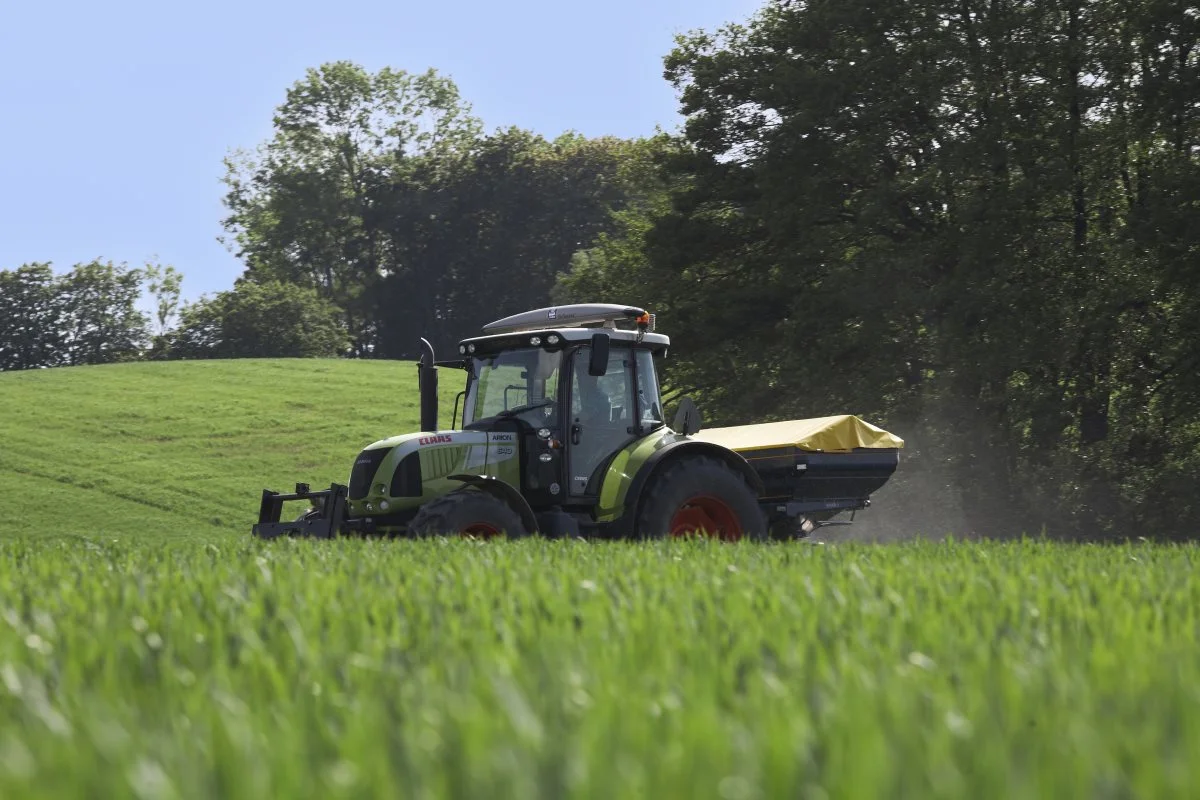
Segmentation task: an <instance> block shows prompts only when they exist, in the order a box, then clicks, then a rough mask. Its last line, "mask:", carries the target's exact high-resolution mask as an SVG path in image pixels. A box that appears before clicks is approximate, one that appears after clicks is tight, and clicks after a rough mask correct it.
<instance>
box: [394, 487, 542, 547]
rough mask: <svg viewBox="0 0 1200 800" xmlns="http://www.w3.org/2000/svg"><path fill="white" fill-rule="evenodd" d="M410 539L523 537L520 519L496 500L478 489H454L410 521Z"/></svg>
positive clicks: (515, 513) (425, 507)
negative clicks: (430, 537)
mask: <svg viewBox="0 0 1200 800" xmlns="http://www.w3.org/2000/svg"><path fill="white" fill-rule="evenodd" d="M409 530H410V531H411V532H412V534H413V535H414V536H417V537H420V538H424V537H429V536H469V537H472V538H476V539H492V538H502V537H507V538H509V539H515V538H518V537H521V536H525V535H527V533H528V532H527V531H526V530H525V526H524V524H522V522H521V516H520V515H519V514H517V512H516V511H514V510H512V509H511V508H510V507H509V506H508V505H507V504H506V503H504V502H503V501H502V500H500V499H499V498H497V497H495V496H493V495H490V494H488V493H486V492H481V491H479V490H478V489H456V490H455V491H453V492H450V493H449V494H445V495H442V496H441V497H439V498H438V499H436V500H431V501H429V502H428V503H426V504H425V505H424V506H422V507H421V510H420V511H418V512H417V515H416V516H415V517H413V520H412V523H411V524H410V525H409Z"/></svg>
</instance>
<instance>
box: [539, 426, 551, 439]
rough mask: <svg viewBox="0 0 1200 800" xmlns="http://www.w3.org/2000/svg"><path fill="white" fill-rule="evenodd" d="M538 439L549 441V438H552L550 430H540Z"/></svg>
mask: <svg viewBox="0 0 1200 800" xmlns="http://www.w3.org/2000/svg"><path fill="white" fill-rule="evenodd" d="M538 438H540V439H549V438H550V429H549V428H541V429H539V430H538Z"/></svg>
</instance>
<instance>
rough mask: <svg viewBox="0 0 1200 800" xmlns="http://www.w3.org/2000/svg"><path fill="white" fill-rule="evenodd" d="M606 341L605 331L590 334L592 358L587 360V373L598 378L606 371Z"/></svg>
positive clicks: (607, 339) (607, 340)
mask: <svg viewBox="0 0 1200 800" xmlns="http://www.w3.org/2000/svg"><path fill="white" fill-rule="evenodd" d="M608 342H609V336H608V334H607V333H593V334H592V358H591V360H590V361H589V362H588V375H591V376H592V377H593V378H599V377H601V376H603V375H605V374H607V373H608Z"/></svg>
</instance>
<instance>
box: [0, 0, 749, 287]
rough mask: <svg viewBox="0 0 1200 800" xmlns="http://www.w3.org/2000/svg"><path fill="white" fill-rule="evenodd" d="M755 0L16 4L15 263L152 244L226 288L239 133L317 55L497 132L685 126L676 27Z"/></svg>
mask: <svg viewBox="0 0 1200 800" xmlns="http://www.w3.org/2000/svg"><path fill="white" fill-rule="evenodd" d="M759 5H760V3H759V2H757V0H594V2H578V0H557V1H555V0H508V1H507V2H504V1H503V0H461V2H457V3H454V2H437V1H436V0H433V1H430V2H420V3H416V2H406V1H405V0H395V1H393V2H382V0H326V2H322V3H317V2H312V1H311V0H295V1H294V2H282V0H203V2H192V3H184V4H178V3H172V2H163V0H155V2H149V1H148V0H109V2H102V3H97V2H92V1H91V0H74V2H62V0H37V1H36V2H20V0H0V269H12V268H15V267H17V266H19V265H21V264H22V263H25V262H30V261H51V262H53V263H54V266H55V268H56V270H59V271H63V270H66V269H69V268H70V267H71V265H73V264H74V263H76V262H79V261H87V260H90V259H92V258H97V257H99V258H104V259H111V260H113V261H116V262H122V261H123V262H127V263H128V264H129V265H130V266H137V265H140V264H142V263H144V262H145V261H146V260H147V259H150V258H157V259H159V260H160V261H161V262H162V263H169V264H174V265H175V266H176V267H177V268H178V269H180V270H181V271H182V272H183V273H184V276H185V277H184V285H183V290H184V296H185V297H187V298H194V297H196V296H198V295H199V294H200V293H202V292H216V291H220V290H223V289H227V288H229V287H230V286H231V285H232V283H233V280H234V278H235V277H236V276H237V275H238V274H240V272H241V266H240V264H239V263H238V261H237V259H236V258H235V257H234V256H233V255H232V254H231V253H229V252H228V251H227V250H226V249H225V247H224V246H223V245H221V244H220V243H218V242H217V240H216V239H217V236H219V235H220V234H221V233H222V230H221V226H220V219H221V216H222V214H223V207H222V205H221V196H222V188H223V187H222V184H221V183H220V178H221V176H222V174H223V172H224V170H223V167H222V163H221V160H222V158H223V157H224V156H225V155H226V154H227V152H228V151H229V150H230V149H232V148H236V147H246V148H252V147H253V146H254V145H256V144H258V143H259V142H261V141H263V140H265V139H267V138H268V137H269V136H270V135H271V115H272V112H273V110H274V108H275V107H276V106H277V105H278V104H279V103H280V102H281V101H282V100H283V97H284V92H285V90H286V89H287V87H288V86H290V85H291V84H292V83H293V82H294V81H296V80H298V79H299V78H300V77H302V75H303V73H304V70H305V69H306V68H307V67H313V66H317V65H319V64H321V63H323V62H327V61H334V60H339V59H345V60H350V61H354V62H357V63H359V64H361V65H363V66H364V67H366V68H367V69H370V70H376V69H378V68H380V67H382V66H391V67H395V68H400V69H405V70H408V71H410V72H419V71H422V70H425V69H427V68H429V67H433V68H435V69H437V70H438V71H439V72H442V73H443V74H446V75H448V76H449V77H451V78H452V79H454V81H455V82H456V83H457V84H458V87H459V90H460V92H461V93H462V95H463V98H464V99H465V100H466V101H467V102H469V103H470V104H471V105H472V107H473V110H474V112H475V113H476V114H477V115H478V116H479V117H480V118H481V119H482V120H483V122H484V125H485V127H486V128H487V129H488V130H492V129H495V128H497V127H501V126H508V125H518V126H521V127H524V128H528V129H531V130H534V131H536V132H538V133H542V134H544V135H547V136H553V135H556V134H558V133H561V132H563V131H566V130H575V131H579V132H580V133H583V134H585V135H588V136H598V135H603V134H614V135H617V136H637V135H643V134H650V133H653V131H654V129H655V126H662V127H663V128H665V129H667V130H675V129H677V127H678V125H679V124H680V122H681V118H680V117H679V115H678V112H677V99H676V96H675V92H674V89H673V88H672V87H671V86H670V84H668V83H667V82H666V81H665V80H664V79H663V77H662V58H663V56H664V55H666V54H667V53H668V52H669V51H670V49H671V47H672V46H673V36H674V35H675V34H676V33H682V32H686V31H688V30H691V29H695V28H703V29H708V30H713V29H715V28H717V27H719V26H721V25H723V24H725V23H727V22H738V21H744V20H746V19H747V18H748V17H749V16H750V15H751V14H753V13H754V11H755V10H756V9H757V8H758V7H759Z"/></svg>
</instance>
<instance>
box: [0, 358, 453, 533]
mask: <svg viewBox="0 0 1200 800" xmlns="http://www.w3.org/2000/svg"><path fill="white" fill-rule="evenodd" d="M458 378H459V374H458V373H457V372H453V371H446V370H443V372H442V378H441V389H442V392H441V395H442V400H443V404H444V405H445V409H446V410H445V411H444V412H443V415H442V417H441V419H442V420H443V421H447V422H448V420H449V419H450V411H451V409H452V407H453V403H454V396H455V394H457V392H458V391H459V390H460V389H461V382H459V380H458ZM418 419H419V413H418V407H417V374H416V367H415V365H414V364H413V363H411V362H396V361H344V360H312V359H278V360H275V359H271V360H257V359H248V360H235V361H196V362H171V363H154V364H119V365H109V366H97V367H75V368H68V369H53V370H32V371H25V372H12V373H0V492H2V493H3V495H4V497H6V498H7V500H8V503H7V506H8V509H9V512H8V513H6V514H3V515H0V536H5V535H13V534H41V535H80V534H84V535H89V536H97V535H100V536H109V535H112V536H128V535H142V534H153V535H163V536H176V537H177V536H209V537H211V536H218V537H220V536H231V535H243V534H244V535H248V534H249V526H250V525H251V524H253V522H254V518H255V515H256V514H257V513H258V500H259V496H260V494H261V492H262V490H263V488H272V489H278V490H288V489H290V488H291V487H292V486H293V485H294V484H295V482H296V481H298V480H302V481H307V482H309V483H311V484H312V485H313V486H318V485H321V484H325V485H328V483H329V482H330V481H334V480H336V481H339V482H345V481H346V480H347V478H348V475H349V470H350V466H351V463H352V462H353V460H354V456H355V455H356V454H357V452H358V450H359V449H360V448H361V447H362V446H363V445H366V444H368V443H370V442H372V441H375V440H376V439H380V438H383V437H384V436H389V435H392V434H395V433H402V432H405V431H410V430H416V429H417V428H418Z"/></svg>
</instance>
